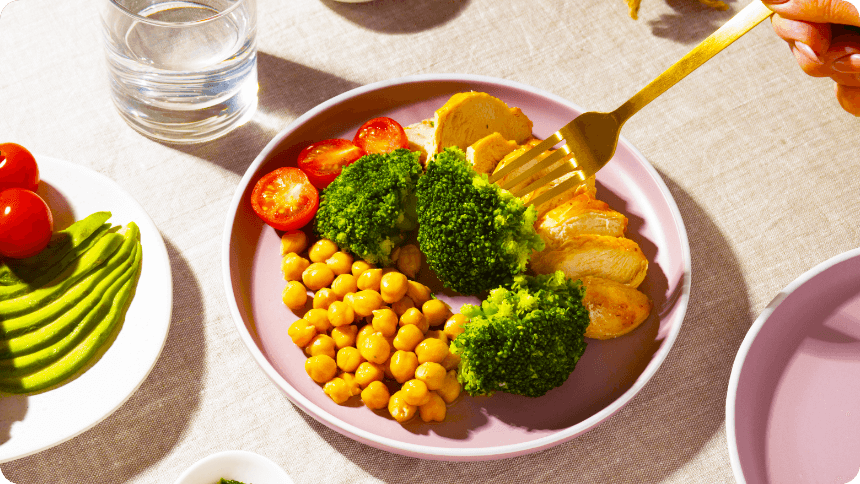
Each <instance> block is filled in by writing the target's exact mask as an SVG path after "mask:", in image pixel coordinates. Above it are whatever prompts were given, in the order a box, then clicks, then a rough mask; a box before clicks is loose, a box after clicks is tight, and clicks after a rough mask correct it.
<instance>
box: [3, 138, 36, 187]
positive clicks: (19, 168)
mask: <svg viewBox="0 0 860 484" xmlns="http://www.w3.org/2000/svg"><path fill="white" fill-rule="evenodd" d="M12 187H17V188H24V189H25V190H30V191H31V192H35V191H36V188H38V187H39V167H38V166H37V165H36V159H35V158H33V155H32V154H30V152H29V151H27V148H24V147H23V146H21V145H17V144H15V143H0V191H3V190H5V189H7V188H12Z"/></svg>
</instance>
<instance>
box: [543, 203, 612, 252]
mask: <svg viewBox="0 0 860 484" xmlns="http://www.w3.org/2000/svg"><path fill="white" fill-rule="evenodd" d="M535 229H536V230H537V232H538V234H540V235H541V237H542V238H543V239H544V241H558V242H559V243H561V242H563V241H564V240H566V239H567V238H568V237H570V236H573V235H578V234H593V235H608V236H613V237H623V236H624V234H625V233H626V232H627V217H625V216H624V215H623V214H622V213H620V212H617V211H615V210H613V209H612V208H610V207H609V205H608V204H607V203H606V202H603V201H600V200H598V199H596V198H594V195H592V194H591V193H587V192H583V193H580V194H578V195H575V196H574V197H573V198H571V199H570V200H568V201H567V202H565V203H563V204H561V205H559V206H558V207H556V208H554V209H552V210H550V211H548V212H547V213H546V214H544V215H543V216H542V217H540V218H539V219H538V221H537V223H536V224H535Z"/></svg>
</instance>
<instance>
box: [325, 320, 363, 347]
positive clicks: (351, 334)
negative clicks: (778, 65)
mask: <svg viewBox="0 0 860 484" xmlns="http://www.w3.org/2000/svg"><path fill="white" fill-rule="evenodd" d="M357 333H358V326H356V325H354V324H347V325H346V326H338V327H336V328H334V329H332V330H331V339H332V340H334V345H335V346H336V347H337V348H346V347H347V346H354V345H355V339H356V334H357Z"/></svg>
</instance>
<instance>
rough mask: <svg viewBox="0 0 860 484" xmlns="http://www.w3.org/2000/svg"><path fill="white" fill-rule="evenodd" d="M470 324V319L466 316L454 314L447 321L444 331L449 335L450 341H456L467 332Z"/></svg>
mask: <svg viewBox="0 0 860 484" xmlns="http://www.w3.org/2000/svg"><path fill="white" fill-rule="evenodd" d="M468 322H469V319H468V318H466V316H463V315H462V314H460V313H457V314H454V315H452V316H451V317H450V318H448V320H447V321H445V327H444V329H443V330H442V331H444V332H445V334H446V335H448V339H454V338H456V337H457V336H460V335H461V334H463V331H465V330H466V323H468Z"/></svg>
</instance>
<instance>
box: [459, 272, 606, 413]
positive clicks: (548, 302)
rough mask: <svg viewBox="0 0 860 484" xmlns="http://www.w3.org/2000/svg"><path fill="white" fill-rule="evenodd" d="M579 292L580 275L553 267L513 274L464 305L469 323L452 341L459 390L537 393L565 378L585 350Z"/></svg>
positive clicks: (583, 311)
mask: <svg viewBox="0 0 860 484" xmlns="http://www.w3.org/2000/svg"><path fill="white" fill-rule="evenodd" d="M583 292H584V288H583V287H582V284H581V283H580V281H578V280H576V281H574V280H571V279H568V278H566V277H565V275H564V273H563V272H561V271H557V272H555V273H554V274H546V275H540V276H536V277H531V276H526V275H521V276H517V277H515V278H514V281H513V283H512V284H511V285H510V286H509V287H500V288H497V289H493V290H492V291H490V294H489V296H488V297H487V299H485V300H484V301H483V302H482V303H481V305H480V306H475V305H471V304H469V305H464V306H463V307H462V308H461V309H460V312H461V313H462V314H463V315H464V316H466V317H467V318H469V323H468V324H466V325H465V331H464V332H463V333H462V334H460V335H459V336H457V337H456V338H455V339H454V341H452V342H451V351H452V352H453V353H455V354H457V355H459V356H460V358H461V360H460V368H459V373H458V379H459V381H460V383H461V384H462V385H463V390H465V391H466V392H467V393H469V394H470V395H473V396H474V395H492V394H493V393H494V392H496V391H501V392H507V393H514V394H518V395H525V396H528V397H539V396H541V395H543V394H545V393H546V392H548V391H549V390H551V389H553V388H555V387H557V386H559V385H561V384H562V383H564V382H565V381H566V380H567V377H568V376H570V374H571V372H573V369H574V368H575V367H576V363H577V362H578V361H579V357H580V356H582V353H583V352H584V351H585V339H584V334H585V328H586V327H587V326H588V323H589V317H588V310H586V309H585V307H584V306H583V305H582V294H583Z"/></svg>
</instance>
